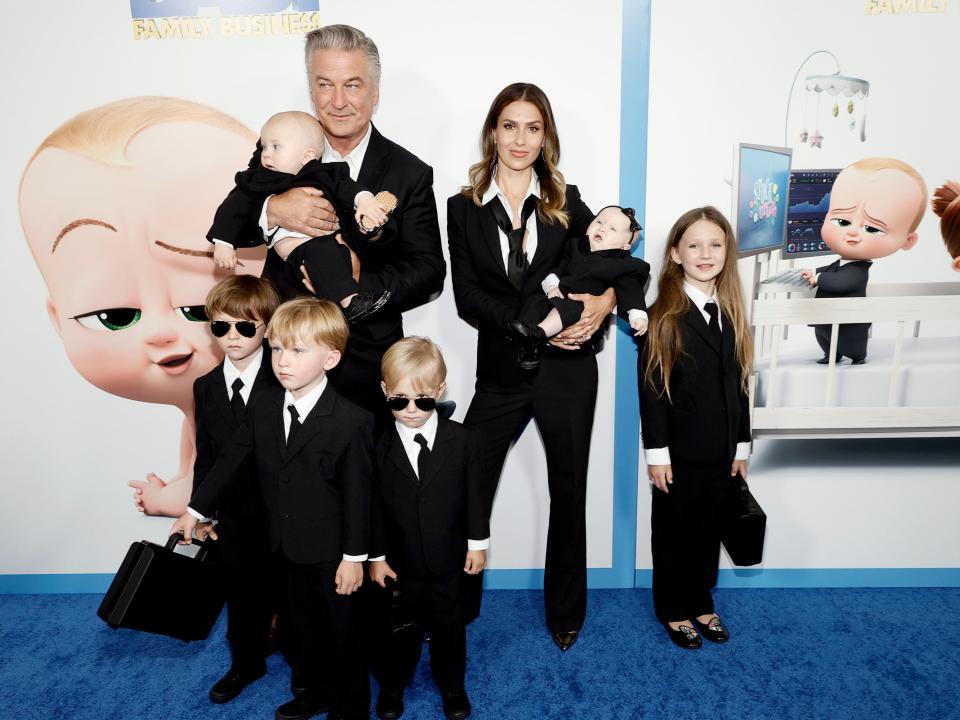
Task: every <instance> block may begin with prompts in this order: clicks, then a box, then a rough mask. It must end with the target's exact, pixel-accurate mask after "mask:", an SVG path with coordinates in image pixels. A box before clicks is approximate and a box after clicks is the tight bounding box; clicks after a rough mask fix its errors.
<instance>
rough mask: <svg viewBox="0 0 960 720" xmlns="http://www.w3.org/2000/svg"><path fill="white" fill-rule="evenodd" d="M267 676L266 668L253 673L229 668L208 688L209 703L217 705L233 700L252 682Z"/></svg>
mask: <svg viewBox="0 0 960 720" xmlns="http://www.w3.org/2000/svg"><path fill="white" fill-rule="evenodd" d="M266 674H267V668H266V667H262V668H258V669H256V670H253V671H249V670H235V669H234V668H230V669H229V670H228V671H227V674H226V675H224V676H223V677H222V678H220V679H219V680H217V681H216V682H215V683H214V684H213V687H212V688H210V702H214V703H217V704H218V705H219V704H222V703H227V702H230V701H231V700H233V699H234V698H235V697H236V696H237V695H239V694H240V693H241V692H243V689H244V688H245V687H246V686H247V685H249V684H250V683H252V682H253V681H254V680H259V679H260V678H262V677H263V676H264V675H266Z"/></svg>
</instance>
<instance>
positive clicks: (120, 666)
mask: <svg viewBox="0 0 960 720" xmlns="http://www.w3.org/2000/svg"><path fill="white" fill-rule="evenodd" d="M715 597H716V601H717V609H718V611H719V612H720V613H721V615H722V616H723V617H724V618H725V619H726V621H727V624H728V626H729V627H730V631H731V634H732V636H733V639H732V640H731V641H730V642H729V643H728V644H726V645H710V644H705V647H704V648H703V649H702V650H700V651H695V652H693V651H683V650H680V649H679V648H675V647H674V646H673V645H672V644H671V643H670V641H669V639H668V638H667V636H666V634H665V633H664V632H663V630H662V629H661V628H660V626H659V625H658V624H657V622H656V620H655V619H654V617H653V613H652V610H651V602H650V591H649V590H595V591H591V592H590V600H589V603H590V606H589V611H588V615H587V625H586V627H585V628H584V632H583V633H582V635H581V639H580V642H579V643H578V644H577V645H576V646H575V647H574V648H573V649H572V650H570V651H569V652H568V653H566V654H563V655H561V654H560V652H559V651H558V650H557V649H556V647H555V646H554V645H553V643H552V642H551V640H550V637H549V635H548V634H547V631H546V629H545V627H544V625H543V608H542V594H541V593H539V592H534V591H505V590H504V591H495V592H488V593H487V594H486V596H485V598H484V612H483V617H482V618H481V619H480V620H479V621H478V622H477V623H475V624H474V625H473V626H472V627H471V628H470V636H469V647H470V651H469V652H470V660H469V669H468V672H467V688H468V691H469V693H470V697H471V699H472V701H473V706H474V715H473V717H474V718H476V719H477V720H485V719H493V718H496V719H499V718H522V719H523V720H534V719H539V718H589V719H591V720H592V719H593V718H641V717H649V718H669V719H674V718H777V719H779V718H870V719H871V720H878V719H880V718H898V719H899V718H909V719H910V720H915V719H917V718H937V719H938V720H939V719H947V718H958V717H960V682H958V676H960V623H958V621H957V617H958V615H960V590H958V589H904V588H897V589H829V590H810V589H806V590H717V591H716V594H715ZM99 602H100V596H98V595H7V596H0V641H2V659H0V718H2V719H3V720H7V719H8V718H9V719H11V720H13V719H14V718H16V719H18V720H20V719H27V718H44V719H47V718H70V719H71V720H103V719H107V718H124V719H125V720H137V719H140V718H144V719H146V718H150V719H152V718H162V719H163V720H167V719H169V718H178V719H182V720H195V719H197V718H211V719H214V720H219V719H222V720H227V719H231V718H244V719H245V718H272V717H273V711H274V709H275V708H276V707H277V706H278V705H280V704H281V703H283V702H286V701H287V700H288V699H289V695H288V690H287V685H288V682H289V670H288V669H287V667H286V665H285V663H284V662H283V660H282V659H281V658H280V657H278V656H274V657H272V658H270V660H269V668H270V672H269V673H268V675H267V677H265V678H263V679H262V680H259V681H258V682H257V683H255V684H254V685H252V686H250V687H249V688H247V690H246V691H244V693H243V694H242V695H241V696H240V697H239V698H237V699H236V700H234V701H233V702H232V703H230V704H228V705H225V706H216V705H212V704H211V703H210V702H209V701H208V700H207V696H206V695H207V689H208V688H209V687H210V685H211V684H212V683H213V682H215V681H216V680H217V678H218V677H219V676H220V675H221V674H222V673H223V671H224V670H225V669H226V667H227V664H228V662H229V653H228V650H227V647H226V641H225V640H224V638H223V632H224V617H221V619H220V623H219V624H218V626H217V628H216V629H215V630H214V633H213V634H212V635H211V639H210V640H208V641H206V642H203V643H191V644H184V643H181V642H179V641H177V640H171V639H168V638H162V637H155V636H149V635H145V634H141V633H136V632H133V631H128V630H117V631H115V630H111V629H110V628H108V627H107V626H106V625H105V624H104V623H102V622H101V621H100V620H99V619H98V618H97V617H96V609H97V606H98V605H99ZM374 697H376V690H375V689H374ZM406 706H407V712H406V714H405V715H404V717H405V718H411V720H421V719H424V720H431V719H432V718H442V717H443V715H442V713H441V711H440V703H439V697H438V695H437V694H436V690H435V689H434V687H433V684H432V681H431V680H430V675H429V669H428V667H427V661H426V656H424V659H423V660H422V661H421V664H420V668H419V670H418V672H417V676H416V679H415V683H414V686H413V687H412V688H410V689H409V690H408V691H407V696H406Z"/></svg>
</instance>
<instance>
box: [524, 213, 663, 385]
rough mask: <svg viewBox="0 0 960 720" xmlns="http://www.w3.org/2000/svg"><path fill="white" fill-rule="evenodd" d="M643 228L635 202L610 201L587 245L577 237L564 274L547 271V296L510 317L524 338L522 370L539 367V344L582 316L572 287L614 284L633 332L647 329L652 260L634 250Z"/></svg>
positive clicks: (584, 289)
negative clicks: (627, 205)
mask: <svg viewBox="0 0 960 720" xmlns="http://www.w3.org/2000/svg"><path fill="white" fill-rule="evenodd" d="M640 229H641V228H640V224H639V223H638V222H637V220H636V217H635V214H634V210H633V208H622V207H620V206H619V205H608V206H607V207H605V208H603V209H602V210H601V211H600V212H599V213H597V216H596V217H595V218H594V219H593V221H592V222H591V223H590V225H589V227H588V228H587V236H586V240H587V243H588V248H581V247H580V246H579V245H580V243H579V242H578V244H577V246H576V247H575V248H574V252H573V254H572V256H571V257H570V259H569V260H568V261H567V265H566V271H565V272H564V275H563V277H561V278H558V277H557V276H556V275H555V274H554V273H550V274H549V275H547V277H545V278H544V279H543V283H542V287H543V291H544V293H545V297H537V298H534V299H533V300H532V301H531V302H528V303H527V304H526V305H525V306H524V308H523V309H522V310H521V311H520V314H519V319H518V320H514V321H512V322H511V323H510V330H511V332H512V334H513V336H514V337H515V338H516V339H517V340H519V341H520V343H521V350H520V354H519V357H518V359H517V363H518V365H519V366H520V368H521V369H522V370H535V369H536V368H537V367H539V365H540V347H541V346H542V345H544V344H545V343H546V341H547V339H548V338H551V337H553V336H554V335H556V334H557V333H559V332H560V331H561V330H563V329H564V328H568V327H570V326H571V325H573V324H575V323H577V322H578V321H579V320H580V316H581V315H582V313H583V303H582V302H579V301H578V300H571V299H569V298H568V297H567V295H568V294H570V293H589V294H591V295H600V294H602V293H603V292H605V291H606V290H607V288H611V287H612V288H613V289H614V290H615V291H616V293H617V305H618V307H619V308H620V315H621V316H622V317H623V319H624V320H626V321H627V322H629V323H630V327H632V328H633V330H634V335H643V334H644V333H645V332H646V331H647V304H646V301H645V299H644V292H645V290H646V284H647V279H648V278H649V277H650V266H649V265H648V264H647V263H646V262H644V261H643V260H641V259H640V258H637V257H633V256H632V255H631V254H630V247H631V246H632V245H633V242H634V240H636V239H637V237H638V236H639V234H640ZM583 250H587V252H583Z"/></svg>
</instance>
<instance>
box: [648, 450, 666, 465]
mask: <svg viewBox="0 0 960 720" xmlns="http://www.w3.org/2000/svg"><path fill="white" fill-rule="evenodd" d="M643 457H644V459H645V460H646V462H647V465H670V448H668V447H662V448H644V449H643Z"/></svg>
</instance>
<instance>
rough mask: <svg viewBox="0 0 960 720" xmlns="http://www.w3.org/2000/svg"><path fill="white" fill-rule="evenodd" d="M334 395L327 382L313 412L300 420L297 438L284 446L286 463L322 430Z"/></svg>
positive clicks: (333, 400)
mask: <svg viewBox="0 0 960 720" xmlns="http://www.w3.org/2000/svg"><path fill="white" fill-rule="evenodd" d="M336 395H337V391H336V390H334V389H333V385H331V384H330V383H329V382H327V387H326V388H325V389H324V391H323V394H322V395H321V396H320V399H319V400H317V404H316V405H314V406H313V410H311V411H310V413H309V414H308V415H307V417H306V419H305V420H301V427H300V431H299V432H298V433H297V436H296V437H295V438H294V439H293V442H292V443H290V444H289V445H286V448H287V453H286V461H287V462H290V461H291V460H292V459H293V458H294V457H296V455H297V453H298V452H300V451H301V450H303V448H304V447H305V446H306V444H307V443H309V442H310V441H311V440H312V439H313V438H314V436H316V435H317V434H318V433H319V432H320V431H321V430H322V429H323V425H324V423H325V421H326V418H327V416H329V415H330V414H331V413H332V412H333V406H334V404H335V403H336ZM284 411H286V409H284Z"/></svg>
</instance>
